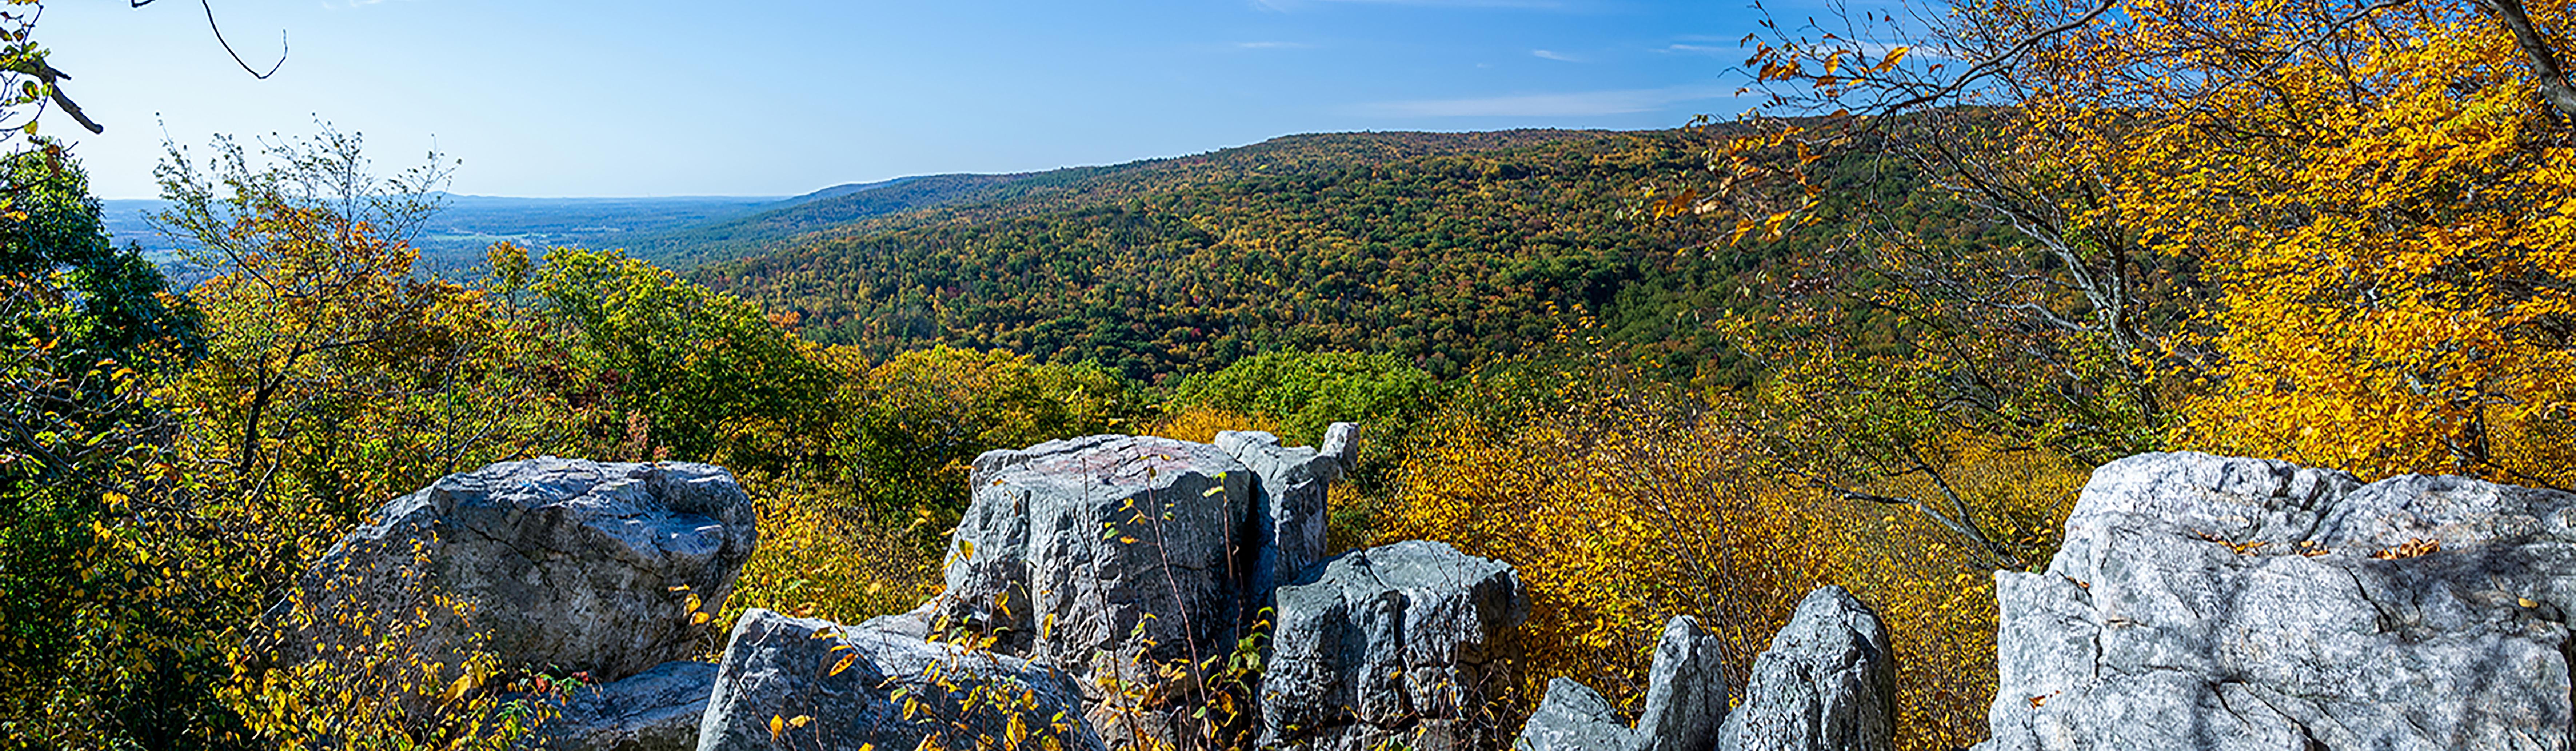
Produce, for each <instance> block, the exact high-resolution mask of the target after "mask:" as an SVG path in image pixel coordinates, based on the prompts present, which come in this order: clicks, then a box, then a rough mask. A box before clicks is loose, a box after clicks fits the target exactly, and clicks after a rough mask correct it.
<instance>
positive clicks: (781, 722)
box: [769, 715, 787, 742]
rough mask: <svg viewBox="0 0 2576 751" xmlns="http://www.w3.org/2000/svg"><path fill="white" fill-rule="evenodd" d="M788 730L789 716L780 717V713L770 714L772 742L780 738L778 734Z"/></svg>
mask: <svg viewBox="0 0 2576 751" xmlns="http://www.w3.org/2000/svg"><path fill="white" fill-rule="evenodd" d="M786 730H787V718H784V717H780V716H778V715H770V716H769V740H770V741H771V742H776V741H777V740H778V734H779V733H781V732H784V731H786Z"/></svg>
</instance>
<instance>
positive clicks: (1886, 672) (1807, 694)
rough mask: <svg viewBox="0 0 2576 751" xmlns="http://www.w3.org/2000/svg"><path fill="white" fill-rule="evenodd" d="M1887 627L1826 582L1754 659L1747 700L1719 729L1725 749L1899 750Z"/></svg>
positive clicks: (1804, 750) (1868, 611)
mask: <svg viewBox="0 0 2576 751" xmlns="http://www.w3.org/2000/svg"><path fill="white" fill-rule="evenodd" d="M1894 654H1895V653H1894V652H1891V651H1890V650H1889V649H1888V645H1887V630H1886V629H1885V628H1883V627H1882V626H1881V625H1880V624H1879V622H1878V614H1876V613H1872V612H1870V610H1869V608H1868V607H1867V606H1864V605H1862V604H1860V601H1859V600H1855V599H1852V596H1851V593H1849V592H1845V591H1843V588H1841V587H1823V588H1820V589H1817V590H1816V591H1814V592H1810V593H1808V594H1807V599H1806V600H1804V601H1801V602H1799V603H1798V612H1797V613H1796V614H1795V615H1792V616H1790V617H1789V625H1787V626H1785V627H1782V628H1781V629H1780V633H1778V634H1774V635H1772V637H1771V648H1770V649H1769V650H1767V651H1764V652H1763V653H1762V656H1761V657H1757V658H1754V660H1753V673H1752V676H1751V678H1750V679H1748V680H1747V681H1746V682H1745V685H1744V702H1743V704H1741V705H1739V706H1737V707H1736V708H1735V711H1734V712H1733V713H1731V714H1728V715H1727V716H1726V724H1725V725H1724V727H1723V728H1722V729H1720V730H1719V732H1718V740H1717V748H1719V749H1721V751H1774V750H1777V751H1885V750H1886V749H1889V748H1893V747H1894V737H1895V728H1896V722H1895V721H1896V664H1895V661H1894Z"/></svg>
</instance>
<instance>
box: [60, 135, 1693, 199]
mask: <svg viewBox="0 0 2576 751" xmlns="http://www.w3.org/2000/svg"><path fill="white" fill-rule="evenodd" d="M1674 127H1675V128H1678V127H1680V126H1674ZM1672 129H1674V128H1636V129H1627V128H1544V127H1538V128H1482V129H1476V128H1470V129H1459V130H1432V129H1422V128H1405V129H1388V130H1333V131H1308V132H1299V133H1282V134H1279V135H1275V136H1271V137H1269V138H1264V139H1261V140H1258V141H1252V142H1249V143H1241V144H1235V145H1232V146H1220V147H1217V148H1213V149H1207V150H1204V151H1193V152H1189V153H1185V154H1172V155H1167V156H1148V157H1139V158H1136V159H1129V160H1126V161H1121V162H1104V163H1099V164H1068V165H1063V166H1059V167H1049V168H1046V169H1035V170H1018V171H1011V172H966V171H948V172H922V173H915V174H906V175H894V176H891V177H881V178H876V179H868V180H848V181H843V182H837V183H833V184H830V185H825V186H822V187H818V188H814V189H811V190H805V191H799V192H795V193H758V194H732V193H676V194H667V195H664V194H657V195H566V196H525V195H501V194H492V193H459V192H456V191H453V190H444V191H439V192H441V193H444V194H446V195H448V196H450V197H455V198H492V199H507V200H524V201H591V200H597V201H648V200H671V201H687V200H706V201H713V200H776V201H785V200H790V199H795V198H802V197H805V196H810V195H813V194H815V193H820V192H823V191H827V190H831V189H834V188H845V187H850V186H855V185H877V184H883V183H889V182H894V181H897V180H909V179H914V178H922V177H939V176H943V175H1034V174H1039V173H1044V172H1054V171H1057V170H1069V169H1082V168H1085V167H1114V166H1118V165H1122V164H1134V163H1137V162H1151V161H1157V160H1163V159H1187V158H1190V157H1194V156H1204V155H1207V154H1214V153H1217V152H1220V151H1225V150H1228V149H1239V148H1244V147H1247V146H1258V145H1260V144H1264V143H1269V142H1271V141H1276V140H1279V139H1282V138H1293V137H1296V136H1329V135H1345V134H1387V133H1450V134H1456V133H1501V132H1510V131H1548V130H1562V131H1572V132H1600V133H1650V132H1654V131H1659V130H1672ZM78 155H79V154H78V151H77V149H76V150H75V151H74V156H78ZM99 200H101V201H123V202H143V201H159V200H162V198H161V197H160V196H158V195H154V196H149V197H135V196H104V195H102V196H99Z"/></svg>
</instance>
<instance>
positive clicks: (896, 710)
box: [697, 608, 1102, 751]
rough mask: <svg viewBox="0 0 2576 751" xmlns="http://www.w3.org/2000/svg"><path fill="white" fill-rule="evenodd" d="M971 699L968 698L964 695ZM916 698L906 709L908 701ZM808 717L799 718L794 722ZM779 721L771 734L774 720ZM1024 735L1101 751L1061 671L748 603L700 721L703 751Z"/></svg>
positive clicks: (951, 742)
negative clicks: (908, 710)
mask: <svg viewBox="0 0 2576 751" xmlns="http://www.w3.org/2000/svg"><path fill="white" fill-rule="evenodd" d="M970 696H972V697H976V698H975V700H974V701H972V702H969V701H968V699H969V697H970ZM908 703H917V706H916V708H915V711H914V713H913V714H912V715H911V716H909V717H907V716H906V715H905V707H906V705H907V704H908ZM800 717H802V718H810V719H807V720H805V721H804V722H803V723H801V724H797V723H795V722H794V720H795V718H800ZM1015 717H1016V720H1015V719H1014V718H1015ZM773 718H776V719H777V720H778V721H779V724H778V726H777V727H778V731H777V732H776V733H775V734H773V733H772V732H771V724H770V723H771V721H772V719H773ZM1014 726H1017V727H1019V728H1021V731H1018V732H1024V733H1026V734H1027V735H1026V738H1025V740H1024V745H1017V746H1016V747H1019V748H1039V747H1043V745H1044V744H1045V743H1046V741H1045V739H1046V738H1049V737H1052V738H1054V739H1055V742H1056V743H1058V744H1060V745H1061V746H1062V747H1063V748H1064V749H1065V751H1101V748H1102V746H1101V744H1100V738H1099V736H1097V735H1094V734H1093V733H1092V731H1091V728H1090V727H1089V726H1088V725H1086V724H1084V722H1083V719H1082V707H1081V699H1080V697H1079V691H1078V689H1076V688H1075V686H1074V685H1073V681H1072V678H1071V677H1070V676H1068V675H1065V674H1064V673H1062V672H1059V671H1055V670H1050V669H1048V668H1046V667H1043V666H1039V665H1033V664H1030V663H1029V662H1027V661H1025V660H1021V659H1018V658H1014V657H1008V656H1003V655H997V654H993V653H991V652H974V651H969V650H966V649H964V648H962V647H958V646H954V645H949V644H940V643H934V642H925V641H921V640H919V639H912V638H908V637H903V636H898V635H894V634H888V633H885V632H882V631H875V630H870V629H858V628H847V627H843V626H841V625H840V624H836V623H832V622H830V621H824V620H816V619H811V618H791V617H788V616H784V615H779V614H777V613H773V612H770V611H768V610H762V609H759V608H753V609H751V610H750V611H747V612H745V613H743V616H742V619H741V620H740V621H737V622H736V623H735V624H734V629H733V635H732V639H731V641H730V642H729V643H728V644H727V646H726V647H725V655H724V660H723V662H722V663H720V667H719V668H718V670H717V673H716V678H715V690H714V691H713V692H712V694H711V697H710V698H709V699H708V701H707V711H706V714H705V717H704V720H703V721H702V723H701V724H700V725H699V726H698V746H697V747H698V748H699V749H700V750H701V751H750V750H752V749H760V750H763V751H767V750H771V749H777V750H780V751H783V750H785V749H799V750H801V751H811V750H813V749H826V750H830V751H858V750H859V749H861V748H867V747H871V746H873V747H874V748H877V749H910V748H916V747H919V746H920V745H921V742H922V740H923V739H924V738H931V737H933V736H936V741H937V742H938V743H939V744H940V747H942V748H957V749H967V748H979V747H981V746H980V745H979V744H978V742H977V740H978V739H979V738H988V739H1005V738H1010V737H1012V734H1013V733H1014V731H1013V730H1012V728H1013V727H1014Z"/></svg>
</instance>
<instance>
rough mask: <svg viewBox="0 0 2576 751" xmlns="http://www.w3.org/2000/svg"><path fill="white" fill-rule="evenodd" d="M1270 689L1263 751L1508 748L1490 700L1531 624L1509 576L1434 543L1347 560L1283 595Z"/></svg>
mask: <svg viewBox="0 0 2576 751" xmlns="http://www.w3.org/2000/svg"><path fill="white" fill-rule="evenodd" d="M1277 602H1278V610H1279V613H1278V616H1279V623H1278V630H1277V631H1276V632H1275V633H1274V634H1273V635H1272V637H1271V658H1270V662H1269V665H1268V667H1269V672H1268V674H1266V675H1265V676H1263V679H1262V685H1261V712H1262V722H1263V727H1262V739H1263V740H1262V745H1264V746H1265V747H1270V746H1285V747H1292V748H1313V749H1336V750H1339V751H1359V750H1360V749H1366V748H1374V747H1377V746H1379V745H1380V744H1383V743H1385V742H1388V741H1401V742H1403V743H1404V744H1405V745H1406V746H1407V747H1409V748H1413V749H1420V750H1421V751H1443V750H1445V749H1456V748H1484V747H1487V746H1489V745H1491V744H1490V743H1489V741H1492V740H1499V739H1498V738H1495V737H1494V734H1495V732H1496V728H1495V725H1497V724H1498V723H1496V722H1495V721H1494V718H1491V717H1487V716H1485V715H1484V713H1483V711H1482V710H1483V707H1484V706H1485V705H1486V702H1487V700H1488V699H1490V698H1492V697H1495V696H1498V695H1499V694H1500V692H1501V691H1503V690H1505V689H1506V687H1507V686H1509V685H1510V684H1511V681H1512V676H1511V674H1510V672H1509V667H1508V664H1509V663H1508V660H1507V659H1505V658H1507V657H1508V656H1509V649H1510V647H1511V644H1510V642H1509V637H1510V635H1511V634H1512V633H1513V632H1514V629H1516V628H1517V627H1519V626H1520V624H1521V622H1522V621H1524V620H1526V619H1528V617H1529V607H1530V602H1529V596H1528V594H1527V593H1526V591H1525V590H1524V589H1523V588H1522V586H1521V582H1520V579H1519V577H1518V576H1516V575H1515V574H1514V573H1513V572H1512V568H1511V566H1508V565H1505V564H1503V563H1500V562H1497V561H1491V560H1486V559H1483V558H1477V557H1474V556H1469V555H1466V554H1464V553H1460V552H1458V551H1457V549H1455V548H1451V547H1449V546H1448V545H1446V544H1442V543H1437V542H1423V541H1412V542H1400V543H1396V544H1393V545H1387V546H1383V547H1377V548H1370V549H1368V550H1362V551H1356V552H1352V553H1347V554H1344V555H1341V556H1338V557H1335V558H1333V559H1332V560H1331V561H1329V562H1327V563H1326V564H1325V565H1323V566H1321V567H1317V568H1315V569H1311V570H1309V571H1308V572H1307V573H1306V575H1305V576H1303V577H1300V579H1299V580H1298V581H1297V582H1296V583H1294V584H1290V585H1288V586H1283V587H1280V588H1279V590H1278V596H1277Z"/></svg>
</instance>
